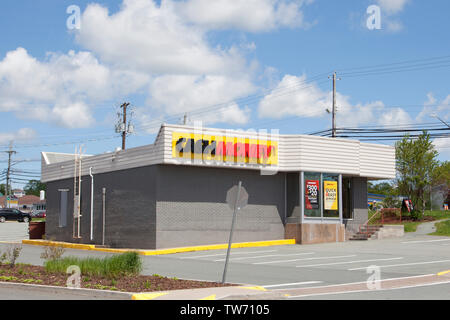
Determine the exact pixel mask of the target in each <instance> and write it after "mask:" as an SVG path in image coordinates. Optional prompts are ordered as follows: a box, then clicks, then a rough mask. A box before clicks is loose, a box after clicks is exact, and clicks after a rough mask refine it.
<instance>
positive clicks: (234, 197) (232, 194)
mask: <svg viewBox="0 0 450 320" xmlns="http://www.w3.org/2000/svg"><path fill="white" fill-rule="evenodd" d="M247 202H248V193H247V191H246V190H245V189H244V187H242V181H239V185H238V186H234V187H232V188H231V189H230V190H228V192H227V203H228V205H229V206H230V208H231V209H232V210H233V220H232V222H231V230H230V238H229V241H228V249H227V257H226V259H225V267H224V270H223V277H222V283H225V278H226V275H227V268H228V260H229V258H230V251H231V242H232V240H233V230H234V223H235V220H236V212H237V211H238V210H240V209H241V208H243V207H245V206H246V205H247Z"/></svg>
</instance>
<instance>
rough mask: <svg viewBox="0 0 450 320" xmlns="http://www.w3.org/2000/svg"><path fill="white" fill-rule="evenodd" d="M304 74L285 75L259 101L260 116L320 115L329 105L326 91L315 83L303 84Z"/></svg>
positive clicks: (277, 117) (324, 112)
mask: <svg viewBox="0 0 450 320" xmlns="http://www.w3.org/2000/svg"><path fill="white" fill-rule="evenodd" d="M305 81H306V76H305V75H303V76H301V77H296V76H293V75H285V76H284V77H283V79H282V80H281V81H280V82H279V83H278V85H277V87H276V88H275V89H274V90H272V92H270V93H269V94H267V95H266V96H265V97H264V98H263V99H262V100H261V101H260V103H259V106H258V110H259V115H260V117H264V118H276V119H279V118H282V117H286V116H293V115H294V116H300V117H320V116H323V115H325V114H326V111H325V110H326V109H327V108H329V107H330V103H329V102H330V101H331V100H330V97H329V96H328V92H324V91H322V90H321V89H320V88H318V87H317V86H316V85H315V84H305Z"/></svg>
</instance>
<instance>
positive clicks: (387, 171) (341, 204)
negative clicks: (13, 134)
mask: <svg viewBox="0 0 450 320" xmlns="http://www.w3.org/2000/svg"><path fill="white" fill-rule="evenodd" d="M80 166H81V167H80ZM80 177H81V182H80ZM394 177H395V150H394V148H393V147H391V146H386V145H379V144H370V143H362V142H359V141H355V140H345V139H338V138H325V137H317V136H309V135H282V134H275V133H273V132H269V133H262V132H243V131H237V130H225V129H212V128H196V127H191V126H183V125H162V126H161V128H160V130H159V133H158V135H157V137H156V139H155V141H154V143H153V144H151V145H146V146H142V147H137V148H132V149H128V150H120V151H117V152H113V153H105V154H100V155H95V156H86V155H85V156H81V157H77V156H76V155H74V154H61V153H49V152H43V153H42V182H45V183H47V222H46V237H47V239H55V240H60V241H69V242H82V243H94V244H102V243H104V244H105V245H108V246H111V247H121V248H146V249H153V248H168V247H178V246H189V245H203V244H216V243H227V241H228V236H229V232H230V226H231V219H232V212H231V210H230V208H229V206H228V204H227V203H226V193H227V191H228V190H229V189H230V188H231V187H232V186H234V185H237V184H238V183H239V181H242V185H243V186H244V188H245V189H246V190H247V192H248V194H249V200H248V205H247V206H246V207H245V208H243V209H242V210H240V211H239V214H238V217H237V221H236V225H235V231H234V235H233V240H234V241H235V242H244V241H262V240H276V239H284V238H289V239H291V238H295V239H297V243H302V244H304V243H316V242H327V241H344V239H345V234H346V233H347V234H348V233H351V232H354V231H356V230H357V228H358V226H359V225H360V224H362V223H364V222H365V221H366V220H367V215H368V210H367V181H368V180H374V179H391V178H394ZM80 187H81V189H80ZM78 194H79V196H78ZM78 213H81V217H79V216H78Z"/></svg>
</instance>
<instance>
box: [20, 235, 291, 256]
mask: <svg viewBox="0 0 450 320" xmlns="http://www.w3.org/2000/svg"><path fill="white" fill-rule="evenodd" d="M295 243H296V242H295V239H283V240H269V241H255V242H241V243H233V244H232V245H231V248H251V247H266V246H279V245H289V244H295ZM22 244H29V245H38V246H60V247H63V248H69V249H81V250H93V251H101V252H111V253H124V252H128V251H136V252H138V253H139V254H140V255H143V256H153V255H163V254H173V253H182V252H193V251H206V250H220V249H227V248H228V244H213V245H204V246H195V247H180V248H168V249H156V250H139V249H112V248H96V247H95V245H93V244H79V243H69V242H58V241H48V240H22Z"/></svg>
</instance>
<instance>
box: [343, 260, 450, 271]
mask: <svg viewBox="0 0 450 320" xmlns="http://www.w3.org/2000/svg"><path fill="white" fill-rule="evenodd" d="M443 262H450V260H437V261H426V262H412V263H402V264H391V265H386V266H377V267H380V268H390V267H401V266H414V265H419V264H433V263H443ZM362 269H367V268H353V269H348V271H354V270H362Z"/></svg>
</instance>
